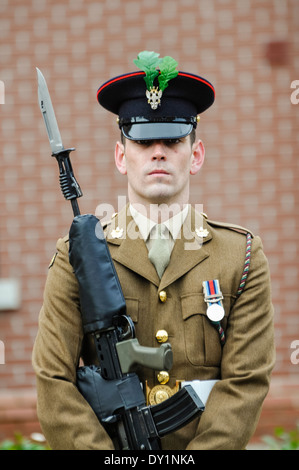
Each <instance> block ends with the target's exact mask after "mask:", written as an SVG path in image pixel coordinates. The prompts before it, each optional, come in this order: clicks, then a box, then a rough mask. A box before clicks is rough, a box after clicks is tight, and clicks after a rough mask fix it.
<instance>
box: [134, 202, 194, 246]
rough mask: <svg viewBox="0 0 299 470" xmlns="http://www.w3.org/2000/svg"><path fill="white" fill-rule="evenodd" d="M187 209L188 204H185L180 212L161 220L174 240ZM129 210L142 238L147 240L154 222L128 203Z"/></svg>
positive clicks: (184, 218)
mask: <svg viewBox="0 0 299 470" xmlns="http://www.w3.org/2000/svg"><path fill="white" fill-rule="evenodd" d="M188 210H189V204H186V205H185V207H184V209H183V210H182V211H181V212H179V213H178V214H176V215H174V216H173V217H171V218H170V219H168V220H166V221H165V222H163V224H164V225H165V226H166V227H167V229H168V230H169V232H170V234H171V236H172V238H173V239H174V240H175V239H176V238H177V237H178V235H179V233H180V230H181V228H182V225H183V223H184V222H185V220H186V217H187V214H188ZM130 212H131V214H132V217H133V219H134V221H135V223H136V225H137V226H138V228H139V231H140V233H141V236H142V238H143V239H144V240H147V239H148V237H149V234H150V232H151V230H152V228H153V227H154V226H155V225H156V223H155V222H154V221H153V220H151V219H148V218H147V217H146V216H144V215H143V214H141V213H140V212H139V211H137V210H136V209H135V207H133V206H132V204H130Z"/></svg>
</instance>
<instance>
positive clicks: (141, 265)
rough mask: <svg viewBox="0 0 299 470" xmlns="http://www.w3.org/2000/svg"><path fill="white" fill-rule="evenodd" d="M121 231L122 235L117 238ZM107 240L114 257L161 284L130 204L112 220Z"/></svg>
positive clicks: (146, 277)
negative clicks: (129, 207) (131, 211)
mask: <svg viewBox="0 0 299 470" xmlns="http://www.w3.org/2000/svg"><path fill="white" fill-rule="evenodd" d="M118 228H119V230H117V229H118ZM120 233H121V234H122V236H120V237H119V238H117V237H118V236H119V234H120ZM106 240H107V243H108V246H109V249H110V252H111V256H112V259H114V260H115V261H117V262H118V263H120V264H122V265H123V266H126V267H127V268H128V269H131V270H132V271H134V272H136V273H137V274H139V275H140V276H143V277H144V278H145V279H148V280H149V281H150V282H152V283H153V284H155V285H157V286H159V284H160V279H159V276H158V274H157V272H156V269H155V268H154V266H153V264H152V263H151V262H150V261H149V259H148V250H147V247H146V245H145V242H144V240H143V238H142V237H141V234H140V232H139V230H138V227H137V226H136V224H135V222H134V219H133V217H132V216H131V214H130V211H129V210H128V206H126V207H125V208H124V209H122V210H121V211H120V212H119V214H118V215H117V216H116V217H115V219H113V220H112V223H111V225H110V226H109V227H108V230H107V236H106Z"/></svg>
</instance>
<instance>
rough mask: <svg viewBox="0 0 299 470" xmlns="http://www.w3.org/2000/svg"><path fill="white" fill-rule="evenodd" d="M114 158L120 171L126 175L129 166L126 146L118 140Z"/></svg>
mask: <svg viewBox="0 0 299 470" xmlns="http://www.w3.org/2000/svg"><path fill="white" fill-rule="evenodd" d="M114 158H115V165H116V168H117V169H118V171H119V172H120V173H121V174H122V175H126V174H127V167H126V155H125V146H124V144H122V143H121V142H116V145H115V153H114Z"/></svg>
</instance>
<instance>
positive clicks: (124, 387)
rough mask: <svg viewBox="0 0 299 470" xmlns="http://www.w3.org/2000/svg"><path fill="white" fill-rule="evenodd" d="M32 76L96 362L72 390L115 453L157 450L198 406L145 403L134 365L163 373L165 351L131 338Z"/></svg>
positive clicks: (99, 238) (99, 233)
mask: <svg viewBox="0 0 299 470" xmlns="http://www.w3.org/2000/svg"><path fill="white" fill-rule="evenodd" d="M37 74H38V95H39V104H40V109H41V112H42V115H43V118H44V121H45V124H46V129H47V132H48V137H49V141H50V145H51V149H52V156H54V157H55V158H56V160H57V162H58V166H59V179H60V186H61V190H62V193H63V195H64V197H65V199H67V200H70V201H71V204H72V208H73V213H74V219H73V222H72V225H71V228H70V232H69V243H70V247H69V260H70V263H71V265H72V267H73V269H74V273H75V275H76V278H77V280H78V285H79V295H80V308H81V315H82V327H83V332H84V335H90V336H91V337H92V339H93V341H94V345H95V350H96V353H97V358H98V363H99V365H88V366H83V367H79V368H78V370H77V387H78V389H79V391H80V392H81V394H82V395H83V396H84V398H85V399H86V400H87V402H88V403H89V405H90V406H91V408H92V409H93V411H94V412H95V414H96V416H97V417H98V419H99V421H100V422H101V424H102V425H103V426H104V428H105V429H106V431H107V432H108V434H109V435H110V437H111V439H112V440H113V442H114V445H115V447H116V449H121V450H151V449H152V450H159V449H160V448H161V443H160V438H161V437H163V436H165V435H166V434H168V433H171V432H174V431H175V430H177V429H179V428H181V427H182V426H185V425H186V424H187V423H188V422H190V421H191V420H193V419H194V418H195V417H196V416H198V415H199V414H200V413H201V412H202V411H203V410H204V405H203V403H202V401H201V400H200V398H199V397H198V395H197V394H196V393H195V392H194V390H193V388H192V386H191V385H186V386H184V387H183V388H181V389H180V390H179V391H178V392H176V393H175V394H174V395H173V396H171V397H170V398H168V399H167V400H165V401H163V402H162V403H160V404H158V405H154V406H148V405H146V403H145V398H144V393H143V390H142V386H141V384H140V380H139V378H138V375H137V374H136V373H135V372H134V366H135V365H141V366H144V367H149V368H152V369H154V370H161V369H163V370H170V369H171V367H172V361H173V357H172V350H171V345H170V344H169V343H164V344H162V345H161V346H160V347H159V348H150V347H145V346H141V345H140V344H139V342H138V340H137V338H136V337H135V327H134V323H133V321H132V319H131V318H130V316H129V315H128V313H127V311H126V303H125V299H124V296H123V292H122V289H121V285H120V282H119V279H118V276H117V273H116V270H115V267H114V264H113V261H112V259H111V255H110V252H109V249H108V246H107V243H106V239H105V235H104V232H103V229H102V226H101V224H100V222H99V220H98V219H97V218H96V217H95V216H93V215H91V214H86V215H81V214H80V210H79V206H78V202H77V198H79V197H81V196H82V191H81V189H80V186H79V184H78V182H77V180H76V178H75V176H74V172H73V169H72V165H71V162H70V157H69V155H70V152H71V151H73V150H75V149H74V148H69V149H64V146H63V144H62V140H61V136H60V133H59V129H58V125H57V121H56V118H55V113H54V109H53V106H52V102H51V98H50V95H49V91H48V88H47V84H46V81H45V79H44V77H43V75H42V73H41V72H40V70H39V69H37ZM95 282H96V289H95Z"/></svg>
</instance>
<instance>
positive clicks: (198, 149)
mask: <svg viewBox="0 0 299 470" xmlns="http://www.w3.org/2000/svg"><path fill="white" fill-rule="evenodd" d="M204 159H205V148H204V145H203V143H202V141H201V140H198V141H197V142H194V144H193V145H192V157H191V167H190V175H196V173H198V172H199V170H200V169H201V167H202V165H203V162H204Z"/></svg>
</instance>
